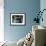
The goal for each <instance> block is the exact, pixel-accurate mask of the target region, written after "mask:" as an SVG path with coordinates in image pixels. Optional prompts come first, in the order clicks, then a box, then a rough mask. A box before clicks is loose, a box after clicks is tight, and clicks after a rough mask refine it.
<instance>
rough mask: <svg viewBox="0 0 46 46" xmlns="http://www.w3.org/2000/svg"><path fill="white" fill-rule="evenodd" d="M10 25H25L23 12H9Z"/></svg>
mask: <svg viewBox="0 0 46 46" xmlns="http://www.w3.org/2000/svg"><path fill="white" fill-rule="evenodd" d="M10 15H11V25H25V14H24V13H11V14H10Z"/></svg>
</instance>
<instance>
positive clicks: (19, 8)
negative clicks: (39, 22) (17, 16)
mask: <svg viewBox="0 0 46 46" xmlns="http://www.w3.org/2000/svg"><path fill="white" fill-rule="evenodd" d="M39 10H40V0H4V39H5V40H7V41H18V40H19V39H20V38H22V37H24V36H25V35H26V34H27V33H28V32H29V31H31V30H32V25H34V24H35V23H34V22H33V19H34V17H36V16H37V15H36V12H38V11H39ZM21 12H22V13H26V25H25V26H10V13H21Z"/></svg>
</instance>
